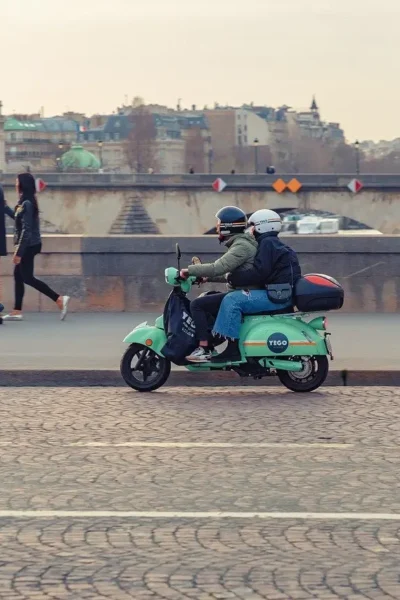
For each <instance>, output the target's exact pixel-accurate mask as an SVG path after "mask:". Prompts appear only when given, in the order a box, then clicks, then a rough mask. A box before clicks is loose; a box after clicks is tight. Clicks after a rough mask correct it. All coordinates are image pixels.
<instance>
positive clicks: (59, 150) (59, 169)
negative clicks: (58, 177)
mask: <svg viewBox="0 0 400 600" xmlns="http://www.w3.org/2000/svg"><path fill="white" fill-rule="evenodd" d="M63 150H64V144H63V142H59V143H58V156H57V159H56V161H57V171H61V157H62V155H63Z"/></svg>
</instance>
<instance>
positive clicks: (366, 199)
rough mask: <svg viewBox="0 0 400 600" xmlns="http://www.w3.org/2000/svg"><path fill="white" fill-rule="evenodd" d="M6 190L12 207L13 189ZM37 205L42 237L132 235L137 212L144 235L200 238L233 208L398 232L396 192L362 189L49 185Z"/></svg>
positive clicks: (398, 196) (399, 216)
mask: <svg viewBox="0 0 400 600" xmlns="http://www.w3.org/2000/svg"><path fill="white" fill-rule="evenodd" d="M5 191H6V197H7V201H8V203H9V204H11V205H12V204H13V203H14V202H15V190H13V191H11V190H10V189H7V188H6V190H5ZM39 202H40V207H41V217H42V228H43V231H44V232H45V233H60V234H61V233H64V234H66V233H69V234H79V235H87V236H92V235H107V234H109V233H117V234H118V233H120V234H122V233H125V232H126V233H134V232H135V233H136V231H137V230H135V231H132V229H129V226H127V225H128V217H129V218H131V219H132V218H133V221H135V220H137V219H139V214H140V216H141V217H145V220H146V221H147V222H149V223H151V224H153V228H152V229H142V230H140V231H142V232H143V233H148V232H150V231H156V230H157V231H159V232H160V233H161V234H163V235H179V234H180V233H185V234H188V235H202V234H204V233H205V232H206V231H208V230H209V229H211V228H212V227H213V226H214V225H215V213H216V212H217V211H218V210H219V209H220V208H221V207H222V206H226V205H236V206H240V207H241V208H243V210H244V211H245V212H246V213H252V212H254V211H255V210H258V209H259V208H272V209H284V208H300V209H303V210H307V211H310V210H327V211H329V212H332V213H336V214H339V215H341V216H344V217H350V218H352V219H355V220H357V221H360V222H362V223H364V224H365V225H367V226H369V227H372V228H373V229H377V230H378V231H381V232H382V233H386V234H389V235H390V234H400V190H399V191H386V192H383V191H377V190H368V189H366V190H363V191H362V192H360V193H359V194H356V195H354V194H352V193H351V192H350V191H343V190H342V191H341V190H321V191H306V192H299V193H298V194H292V193H284V194H277V193H276V192H274V191H270V190H260V189H248V190H247V189H237V190H236V189H229V188H228V189H227V190H226V191H224V192H222V193H220V194H218V193H216V192H214V191H213V190H212V189H211V188H207V189H201V188H200V189H198V188H169V187H167V188H165V189H160V188H150V189H149V188H145V187H135V188H126V187H120V188H116V187H109V188H107V187H98V188H96V187H89V186H85V187H80V188H72V187H65V188H62V187H51V188H48V189H47V190H46V191H45V192H44V193H42V194H40V196H39ZM135 210H136V211H137V217H136V216H135ZM132 215H133V216H132Z"/></svg>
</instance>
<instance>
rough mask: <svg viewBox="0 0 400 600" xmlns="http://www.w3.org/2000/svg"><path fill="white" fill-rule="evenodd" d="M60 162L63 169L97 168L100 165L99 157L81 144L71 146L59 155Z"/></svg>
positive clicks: (82, 169) (83, 169)
mask: <svg viewBox="0 0 400 600" xmlns="http://www.w3.org/2000/svg"><path fill="white" fill-rule="evenodd" d="M60 164H61V168H62V169H63V170H68V169H74V170H75V169H76V170H81V171H85V170H88V169H92V170H98V169H100V167H101V163H100V161H99V159H98V158H97V157H96V156H95V155H94V154H92V153H91V152H88V151H87V150H85V149H84V147H83V146H72V147H71V150H68V152H65V154H63V155H62V156H61V158H60Z"/></svg>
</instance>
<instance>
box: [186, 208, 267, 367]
mask: <svg viewBox="0 0 400 600" xmlns="http://www.w3.org/2000/svg"><path fill="white" fill-rule="evenodd" d="M215 216H216V218H217V233H218V239H219V241H220V243H223V244H225V246H226V247H227V251H226V252H225V254H224V255H223V256H222V257H221V258H219V259H218V260H216V261H215V262H214V263H209V264H204V265H203V264H199V265H190V266H189V267H188V268H187V269H183V270H182V271H181V277H188V276H189V275H194V276H196V277H199V278H203V279H207V280H208V281H211V282H218V283H220V282H225V283H226V281H227V279H226V276H227V275H228V274H232V273H238V272H246V270H247V269H251V268H252V266H253V261H254V257H255V255H256V252H257V249H258V245H257V242H256V240H255V238H254V237H253V236H252V235H251V234H249V233H245V230H246V227H247V217H246V213H244V212H243V211H242V210H241V209H240V208H237V207H236V206H225V207H224V208H221V210H220V211H218V212H217V214H216V215H215ZM235 287H236V286H232V285H230V284H228V289H230V290H233V289H235ZM227 293H228V292H222V293H216V294H210V295H206V296H201V297H200V298H196V300H193V302H191V304H190V310H191V314H192V319H193V321H194V323H195V326H196V336H197V339H198V341H199V347H198V348H197V349H196V350H195V351H194V352H192V354H191V355H190V356H188V357H187V359H188V360H190V361H192V362H203V361H206V360H210V358H211V351H210V349H209V343H208V319H207V315H211V316H213V317H216V316H217V313H218V309H219V307H220V305H221V302H222V300H223V299H224V297H225V295H226V294H227Z"/></svg>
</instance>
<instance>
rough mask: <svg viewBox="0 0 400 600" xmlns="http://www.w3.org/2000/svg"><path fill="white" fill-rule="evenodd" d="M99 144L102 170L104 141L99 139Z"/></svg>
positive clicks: (101, 168)
mask: <svg viewBox="0 0 400 600" xmlns="http://www.w3.org/2000/svg"><path fill="white" fill-rule="evenodd" d="M97 145H98V147H99V160H100V171H102V170H103V141H102V140H99V141H98V142H97Z"/></svg>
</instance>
